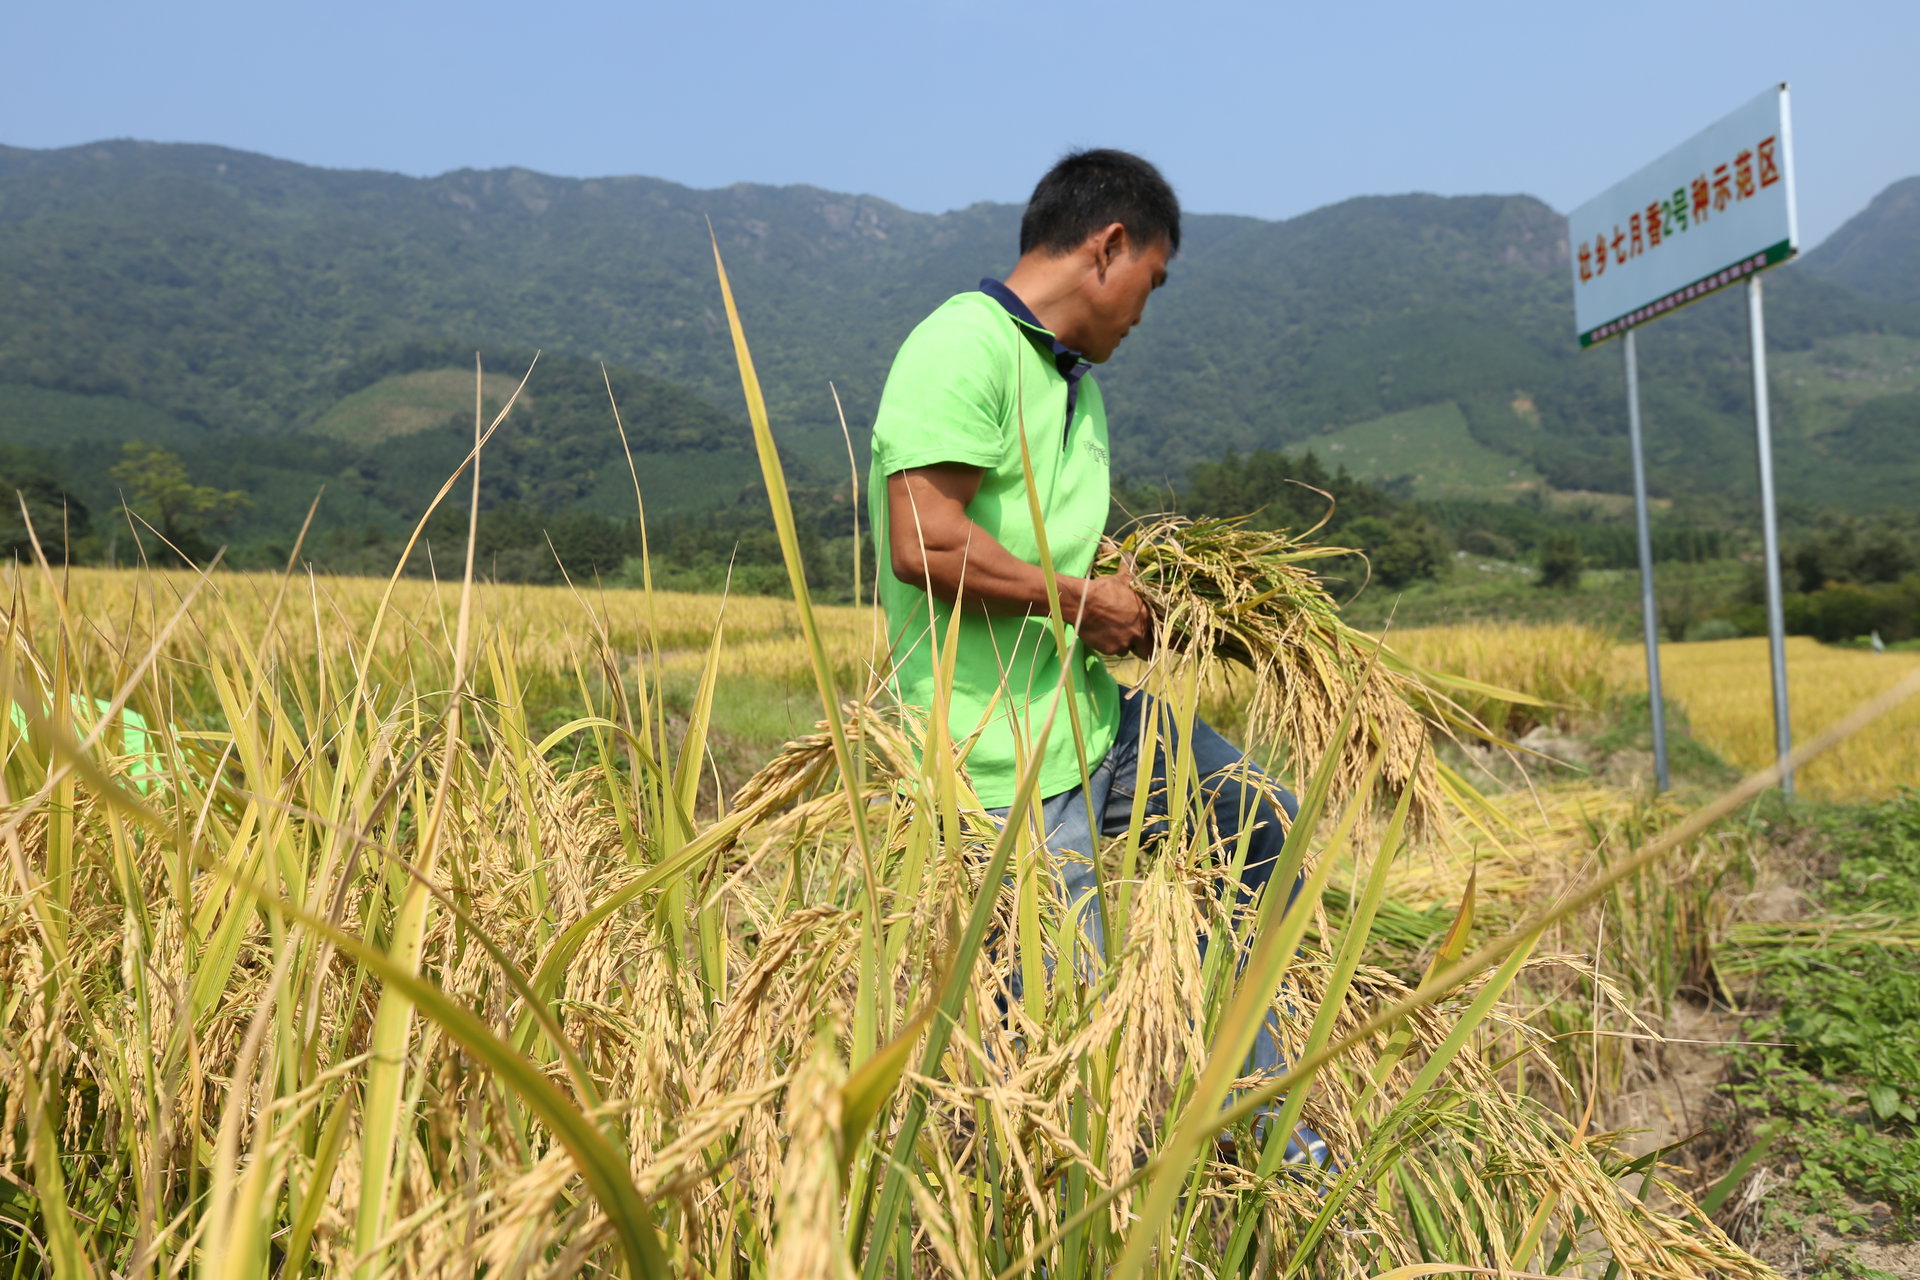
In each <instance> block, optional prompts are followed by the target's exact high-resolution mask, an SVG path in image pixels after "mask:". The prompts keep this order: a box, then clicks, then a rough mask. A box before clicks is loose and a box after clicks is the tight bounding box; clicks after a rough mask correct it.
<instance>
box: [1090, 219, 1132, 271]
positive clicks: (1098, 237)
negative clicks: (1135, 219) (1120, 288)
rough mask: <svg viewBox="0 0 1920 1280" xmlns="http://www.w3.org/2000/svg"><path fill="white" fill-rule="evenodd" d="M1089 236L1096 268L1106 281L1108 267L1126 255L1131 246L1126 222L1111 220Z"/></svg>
mask: <svg viewBox="0 0 1920 1280" xmlns="http://www.w3.org/2000/svg"><path fill="white" fill-rule="evenodd" d="M1087 238H1088V240H1089V241H1090V242H1091V243H1092V245H1093V266H1094V270H1095V272H1097V273H1098V275H1099V277H1100V279H1101V281H1102V282H1104V281H1105V280H1106V278H1107V269H1108V268H1109V267H1111V266H1113V264H1114V263H1116V262H1118V261H1120V259H1121V258H1123V257H1125V256H1126V255H1127V253H1128V251H1129V249H1130V248H1131V246H1130V245H1129V244H1128V243H1127V227H1126V224H1125V223H1123V222H1109V223H1108V224H1107V225H1106V226H1104V227H1102V228H1100V229H1099V230H1098V231H1096V232H1094V233H1093V234H1092V235H1091V236H1089V237H1087Z"/></svg>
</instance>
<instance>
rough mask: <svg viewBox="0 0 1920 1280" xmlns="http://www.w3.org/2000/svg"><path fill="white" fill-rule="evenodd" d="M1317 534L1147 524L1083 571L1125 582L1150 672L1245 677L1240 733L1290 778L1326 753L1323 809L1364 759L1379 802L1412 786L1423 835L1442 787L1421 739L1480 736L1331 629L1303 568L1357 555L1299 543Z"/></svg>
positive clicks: (1350, 783)
mask: <svg viewBox="0 0 1920 1280" xmlns="http://www.w3.org/2000/svg"><path fill="white" fill-rule="evenodd" d="M1316 531H1317V530H1308V531H1307V533H1306V534H1293V533H1289V532H1287V531H1285V530H1279V531H1275V530H1267V529H1254V528H1250V527H1248V525H1247V523H1246V520H1245V519H1244V518H1242V519H1235V520H1222V519H1212V518H1206V519H1187V518H1183V517H1179V516H1156V517H1153V518H1151V519H1149V520H1145V521H1142V522H1139V523H1136V524H1135V525H1134V526H1132V527H1131V528H1130V529H1129V530H1128V531H1126V533H1125V534H1124V536H1122V537H1121V539H1120V540H1119V541H1118V542H1115V543H1109V544H1108V546H1107V547H1106V549H1105V551H1104V553H1103V554H1102V556H1101V558H1100V561H1099V563H1098V565H1097V566H1096V569H1095V572H1097V573H1119V572H1122V571H1125V572H1127V573H1129V574H1130V575H1131V577H1132V580H1133V586H1134V589H1135V590H1136V591H1138V592H1139V593H1140V595H1141V597H1142V598H1143V599H1145V600H1146V602H1147V604H1148V606H1149V607H1150V608H1152V610H1153V612H1154V616H1155V618H1156V621H1157V624H1158V630H1159V637H1158V639H1159V644H1160V647H1161V657H1160V658H1158V659H1156V661H1165V660H1167V655H1168V654H1169V653H1171V655H1173V657H1174V660H1190V661H1198V662H1200V663H1202V664H1215V663H1220V662H1224V661H1232V662H1236V663H1239V664H1241V665H1243V666H1245V667H1246V668H1248V669H1249V670H1250V671H1251V672H1252V673H1253V681H1252V684H1253V687H1252V690H1251V693H1250V696H1249V698H1248V701H1247V724H1248V729H1249V731H1250V733H1251V735H1252V737H1253V739H1254V740H1255V741H1256V742H1260V743H1264V744H1279V745H1283V746H1284V747H1285V749H1286V750H1287V752H1288V753H1289V755H1290V756H1291V758H1292V759H1293V760H1294V761H1296V762H1297V768H1298V772H1299V774H1300V780H1301V781H1304V778H1305V775H1306V774H1307V773H1309V772H1310V771H1311V770H1312V769H1313V767H1314V766H1315V764H1317V763H1318V762H1319V761H1320V760H1321V759H1323V758H1324V757H1325V756H1326V754H1327V753H1329V752H1336V753H1338V757H1339V762H1338V764H1337V766H1336V768H1335V775H1334V782H1333V798H1334V800H1335V802H1336V803H1340V802H1343V801H1345V800H1347V799H1349V798H1350V797H1351V796H1352V795H1353V794H1354V792H1355V791H1356V790H1357V789H1358V788H1359V787H1360V786H1361V785H1362V783H1363V782H1364V781H1365V779H1366V776H1367V774H1368V772H1369V770H1370V768H1371V766H1372V765H1373V763H1374V761H1375V760H1376V759H1377V760H1379V762H1380V781H1379V788H1380V791H1381V798H1382V799H1383V800H1388V801H1391V800H1394V799H1397V798H1398V797H1399V795H1400V794H1401V792H1403V791H1405V790H1407V789H1408V788H1411V789H1412V791H1413V797H1412V800H1411V802H1410V810H1409V811H1410V816H1411V819H1412V821H1413V822H1414V823H1415V824H1416V825H1418V826H1422V827H1426V826H1432V825H1434V824H1435V823H1437V822H1438V821H1439V820H1440V818H1441V816H1442V814H1443V812H1444V810H1445V803H1446V801H1447V799H1448V795H1449V793H1450V792H1452V790H1453V780H1451V779H1448V780H1445V781H1444V782H1443V779H1442V776H1441V773H1440V771H1439V770H1438V769H1437V768H1436V765H1435V762H1434V758H1433V752H1432V750H1431V749H1430V748H1431V745H1432V744H1431V741H1430V736H1431V734H1432V732H1433V731H1434V730H1436V729H1439V730H1441V731H1443V732H1448V733H1453V732H1456V731H1459V730H1466V731H1469V732H1473V733H1476V734H1484V732H1485V730H1484V729H1483V728H1482V727H1481V726H1479V725H1478V723H1477V722H1474V721H1473V720H1472V718H1471V717H1470V716H1468V715H1467V714H1466V713H1465V712H1464V711H1462V710H1461V709H1460V708H1459V707H1458V706H1457V705H1456V704H1454V703H1453V702H1452V701H1451V700H1450V699H1448V698H1447V697H1446V696H1445V695H1444V694H1443V693H1440V692H1438V691H1437V690H1436V689H1435V688H1434V687H1433V686H1432V685H1431V684H1429V683H1427V682H1423V680H1422V679H1421V675H1420V673H1418V672H1416V671H1414V670H1413V669H1412V668H1411V667H1409V666H1408V664H1407V663H1405V662H1404V661H1403V660H1401V659H1399V658H1398V657H1396V656H1395V655H1394V654H1393V653H1392V652H1391V651H1390V650H1388V649H1386V648H1385V647H1384V646H1383V645H1382V644H1381V643H1380V641H1379V640H1378V639H1377V638H1375V637H1373V636H1370V635H1367V634H1366V633H1364V632H1362V631H1358V630H1356V629H1355V628H1353V627H1352V626H1350V625H1348V623H1347V622H1346V621H1345V620H1344V619H1343V618H1341V616H1340V607H1339V605H1338V604H1336V603H1335V602H1334V599H1333V597H1332V596H1331V595H1330V594H1328V592H1327V589H1326V587H1325V585H1324V584H1323V583H1322V582H1321V580H1320V579H1319V578H1318V577H1316V576H1315V575H1314V572H1313V567H1312V566H1313V565H1314V563H1315V562H1316V561H1325V560H1329V559H1332V558H1334V557H1337V556H1351V555H1354V554H1356V553H1355V552H1354V551H1353V550H1351V549H1350V548H1346V547H1336V546H1326V545H1322V544H1318V543H1313V542H1309V541H1307V538H1308V537H1309V536H1311V534H1313V533H1314V532H1316ZM1349 708H1351V709H1352V712H1353V714H1352V715H1351V717H1348V716H1347V712H1348V710H1349ZM1343 719H1344V720H1345V722H1346V727H1345V730H1344V731H1342V729H1341V724H1342V721H1343Z"/></svg>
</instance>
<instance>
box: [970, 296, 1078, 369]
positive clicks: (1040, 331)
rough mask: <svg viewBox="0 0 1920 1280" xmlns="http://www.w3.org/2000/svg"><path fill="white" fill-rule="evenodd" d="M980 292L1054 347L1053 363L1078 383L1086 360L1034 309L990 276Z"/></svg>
mask: <svg viewBox="0 0 1920 1280" xmlns="http://www.w3.org/2000/svg"><path fill="white" fill-rule="evenodd" d="M980 292H982V293H984V294H986V295H987V296H988V297H989V298H992V299H993V300H994V301H995V302H997V303H999V304H1000V306H1001V307H1002V308H1003V309H1005V311H1006V313H1007V314H1008V315H1009V316H1012V317H1013V319H1014V320H1015V322H1017V323H1018V324H1020V325H1022V326H1024V327H1025V328H1027V329H1029V330H1031V331H1032V332H1033V335H1034V336H1035V337H1037V338H1045V339H1046V340H1047V341H1048V342H1049V343H1051V344H1052V346H1053V363H1054V366H1055V367H1056V368H1058V369H1059V370H1060V372H1061V373H1063V374H1065V375H1067V377H1068V378H1069V379H1070V380H1074V381H1078V376H1077V375H1078V374H1079V373H1080V372H1083V371H1084V366H1083V365H1082V364H1081V361H1082V360H1083V359H1084V358H1085V357H1083V356H1082V355H1081V354H1080V353H1079V352H1078V351H1075V350H1074V349H1073V348H1072V347H1070V346H1068V345H1067V344H1066V343H1064V342H1062V341H1060V339H1059V338H1058V337H1056V336H1055V335H1054V332H1053V330H1051V329H1049V328H1047V326H1045V325H1043V324H1041V323H1040V317H1038V316H1036V315H1034V314H1033V308H1032V307H1029V306H1028V305H1027V304H1026V303H1025V302H1023V301H1021V299H1020V295H1019V294H1017V293H1015V292H1014V291H1013V290H1011V289H1009V288H1007V286H1006V285H1005V283H1003V282H1002V281H999V280H995V279H994V278H993V277H991V276H988V277H987V278H986V279H984V280H982V281H981V282H980Z"/></svg>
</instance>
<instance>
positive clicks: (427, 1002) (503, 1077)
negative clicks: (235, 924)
mask: <svg viewBox="0 0 1920 1280" xmlns="http://www.w3.org/2000/svg"><path fill="white" fill-rule="evenodd" d="M275 901H276V905H278V907H279V908H280V910H282V911H284V912H286V913H287V914H288V915H289V916H290V917H292V918H293V919H295V920H298V921H300V922H301V923H302V924H304V925H306V926H307V927H308V928H310V929H312V930H314V931H315V932H316V933H318V934H320V935H322V936H323V937H325V938H326V939H327V940H328V941H330V942H331V943H333V945H334V946H336V947H338V948H340V949H341V950H342V951H345V952H347V953H348V954H350V955H352V956H353V957H354V959H356V960H358V961H359V962H360V963H361V964H363V965H365V966H366V967H367V968H368V969H370V970H372V971H373V973H374V974H375V975H376V976H377V977H378V978H379V979H380V981H381V982H382V983H383V984H384V985H385V986H387V987H390V988H393V989H394V990H396V991H398V992H399V993H400V994H401V995H402V996H403V997H405V998H406V1000H407V1001H408V1002H409V1003H410V1004H412V1005H413V1006H414V1007H415V1008H417V1009H418V1010H419V1011H420V1012H421V1013H422V1014H424V1015H426V1016H427V1017H429V1018H432V1019H433V1020H434V1022H436V1023H437V1024H439V1026H440V1029H441V1030H443V1031H445V1032H446V1033H447V1034H448V1035H449V1036H451V1037H452V1038H453V1039H455V1040H456V1041H458V1042H459V1043H460V1047H461V1048H463V1049H465V1050H466V1051H467V1052H468V1053H470V1054H472V1055H473V1056H474V1057H475V1058H477V1059H479V1060H480V1061H481V1062H482V1063H484V1064H485V1065H486V1067H487V1068H488V1069H489V1070H490V1071H492V1072H493V1073H494V1074H495V1075H496V1076H498V1077H499V1078H500V1081H501V1083H502V1084H503V1086H505V1087H506V1088H508V1089H510V1090H511V1091H512V1092H513V1093H514V1094H515V1095H516V1096H517V1097H519V1098H520V1100H521V1101H522V1102H524V1103H525V1104H526V1105H527V1106H528V1108H530V1109H531V1110H532V1111H533V1112H534V1114H536V1115H538V1116H539V1117H540V1120H541V1122H542V1123H544V1124H545V1125H546V1126H547V1128H548V1129H550V1130H552V1131H553V1136H554V1137H555V1138H557V1139H558V1140H559V1141H560V1144H561V1145H562V1146H564V1147H565V1148H566V1149H567V1153H568V1154H569V1155H570V1156H572V1157H573V1162H574V1165H575V1167H576V1168H578V1169H579V1170H580V1176H581V1177H582V1179H583V1180H585V1182H586V1184H587V1187H588V1189H589V1190H590V1191H592V1193H593V1196H594V1199H595V1200H597V1201H598V1202H599V1204H600V1208H601V1211H602V1212H604V1213H605V1214H606V1215H607V1219H608V1221H609V1222H610V1223H611V1224H612V1226H613V1232H614V1237H615V1238H616V1239H617V1240H618V1241H619V1242H620V1247H621V1250H622V1252H623V1253H624V1254H625V1255H626V1260H627V1264H628V1266H630V1267H631V1268H632V1269H633V1272H634V1274H635V1275H636V1276H640V1277H645V1278H646V1280H654V1278H655V1277H658V1278H659V1280H668V1278H669V1277H670V1276H671V1274H672V1273H671V1272H670V1270H669V1269H668V1266H667V1258H666V1252H665V1249H664V1247H663V1246H662V1244H661V1241H660V1237H659V1233H658V1232H657V1231H656V1230H655V1228H654V1225H653V1218H652V1214H651V1213H650V1212H649V1211H648V1209H647V1204H646V1200H645V1198H644V1197H642V1196H641V1194H640V1191H639V1188H637V1187H635V1186H634V1184H633V1177H632V1174H631V1173H630V1172H629V1166H628V1159H627V1156H626V1155H625V1153H623V1152H622V1151H620V1150H619V1148H617V1147H616V1146H615V1145H614V1144H613V1143H612V1142H611V1141H610V1140H609V1139H608V1138H607V1136H606V1135H605V1134H604V1133H602V1132H601V1131H600V1128H599V1126H597V1125H595V1124H594V1123H593V1121H592V1120H590V1119H588V1118H587V1116H586V1115H585V1114H583V1113H582V1112H581V1111H580V1109H579V1108H578V1107H576V1106H575V1105H574V1104H573V1103H572V1102H571V1101H569V1100H568V1098H567V1097H566V1095H565V1094H563V1093H561V1092H560V1090H559V1089H557V1088H555V1087H554V1085H553V1083H552V1082H551V1081H550V1080H549V1079H548V1078H547V1075H546V1073H545V1072H543V1071H541V1070H540V1068H539V1067H538V1066H537V1065H535V1064H534V1063H533V1062H531V1061H529V1060H528V1059H527V1058H525V1057H524V1056H522V1055H521V1054H518V1053H516V1052H514V1050H513V1048H512V1046H510V1045H509V1044H507V1042H506V1041H505V1040H503V1039H501V1038H500V1037H499V1036H497V1035H495V1034H494V1033H493V1031H492V1030H491V1029H490V1028H488V1026H487V1024H486V1023H485V1022H483V1021H482V1020H481V1019H480V1017H479V1016H478V1015H477V1014H475V1013H474V1012H473V1011H472V1010H470V1009H468V1008H467V1007H466V1006H465V1005H463V1004H461V1003H459V1002H458V1001H456V1000H454V999H453V998H452V997H451V996H449V995H448V994H447V993H446V992H445V991H443V990H441V989H440V987H439V986H438V985H436V984H435V983H433V982H430V981H428V980H427V979H425V978H422V977H421V976H420V975H419V974H417V973H415V972H413V970H411V969H410V968H408V967H407V966H405V965H402V964H400V963H399V962H397V961H395V960H394V959H393V958H392V957H391V956H389V955H388V954H387V953H386V952H384V951H382V950H380V949H379V948H378V947H375V946H373V945H372V944H371V943H369V942H367V941H366V940H364V939H362V938H360V937H359V936H357V935H355V934H352V933H349V932H347V931H346V930H344V929H341V928H339V927H337V926H336V925H334V924H332V923H331V922H330V921H328V920H326V919H325V918H323V917H321V916H319V915H316V914H314V913H313V912H310V911H307V910H304V909H303V908H301V907H299V906H297V905H296V904H294V903H293V902H290V901H288V900H286V899H277V900H275Z"/></svg>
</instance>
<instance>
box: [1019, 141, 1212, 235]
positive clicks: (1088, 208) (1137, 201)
mask: <svg viewBox="0 0 1920 1280" xmlns="http://www.w3.org/2000/svg"><path fill="white" fill-rule="evenodd" d="M1114 222H1117V223H1119V224H1120V225H1121V226H1123V227H1125V228H1126V229H1127V235H1128V237H1129V238H1130V239H1131V240H1132V241H1133V247H1134V249H1135V250H1136V251H1137V250H1140V249H1143V248H1145V247H1146V246H1148V245H1150V244H1153V243H1154V242H1155V241H1158V240H1160V239H1162V238H1163V237H1164V238H1165V239H1166V241H1167V247H1168V248H1169V249H1171V250H1173V251H1175V252H1178V251H1179V248H1180V201H1179V199H1178V197H1176V196H1175V195H1174V194H1173V188H1172V187H1170V186H1168V185H1167V180H1166V179H1165V178H1163V177H1161V176H1160V171H1159V170H1158V169H1156V168H1154V167H1153V166H1152V165H1151V164H1149V163H1147V162H1146V161H1145V160H1142V159H1141V158H1140V157H1139V156H1136V155H1132V154H1130V153H1128V152H1125V151H1111V150H1107V149H1104V148H1103V149H1100V150H1097V151H1070V152H1068V153H1067V154H1066V155H1065V156H1064V157H1062V158H1061V160H1060V163H1058V164H1056V165H1054V166H1053V168H1051V169H1049V170H1047V176H1046V177H1044V178H1042V179H1040V184H1039V185H1038V186H1036V187H1035V188H1034V189H1033V195H1032V197H1031V198H1030V199H1029V200H1028V201H1027V211H1026V213H1024V214H1023V215H1021V218H1020V252H1021V253H1023V254H1025V253H1030V252H1032V251H1033V250H1035V249H1043V250H1046V251H1047V252H1050V253H1054V254H1061V253H1070V252H1072V251H1073V250H1075V249H1078V248H1079V247H1080V246H1081V245H1082V244H1084V243H1086V239H1087V237H1088V236H1090V235H1092V234H1093V233H1094V232H1096V231H1098V230H1099V229H1100V228H1102V227H1104V226H1107V225H1108V224H1109V223H1114Z"/></svg>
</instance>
